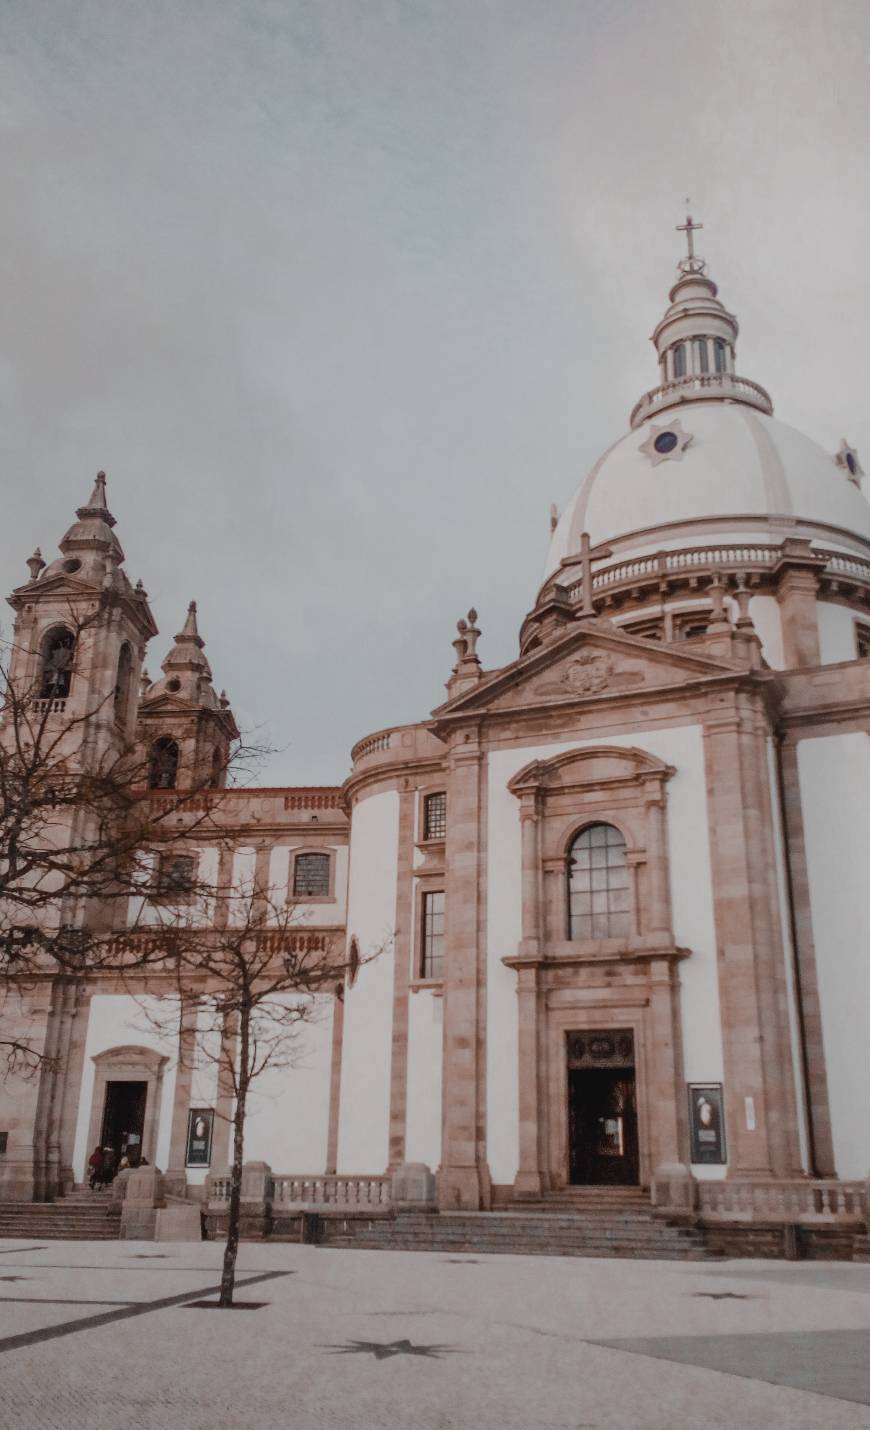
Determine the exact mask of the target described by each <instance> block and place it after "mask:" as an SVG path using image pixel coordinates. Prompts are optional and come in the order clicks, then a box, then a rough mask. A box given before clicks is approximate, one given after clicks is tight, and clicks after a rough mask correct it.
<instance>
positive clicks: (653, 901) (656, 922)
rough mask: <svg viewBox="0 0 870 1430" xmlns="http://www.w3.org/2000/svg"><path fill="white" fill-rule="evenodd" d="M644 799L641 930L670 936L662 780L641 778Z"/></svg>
mask: <svg viewBox="0 0 870 1430" xmlns="http://www.w3.org/2000/svg"><path fill="white" fill-rule="evenodd" d="M644 797H645V801H646V907H645V909H644V930H643V931H644V933H666V934H667V935H668V938H669V939H670V938H672V921H671V890H670V883H669V878H668V837H667V828H666V823H665V791H664V786H663V784H662V781H661V780H660V779H658V778H656V779H655V780H646V781H644Z"/></svg>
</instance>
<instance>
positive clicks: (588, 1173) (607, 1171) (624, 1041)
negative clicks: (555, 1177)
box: [567, 1028, 639, 1186]
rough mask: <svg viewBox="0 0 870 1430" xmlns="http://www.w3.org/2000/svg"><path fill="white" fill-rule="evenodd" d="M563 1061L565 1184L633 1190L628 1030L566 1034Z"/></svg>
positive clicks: (632, 1079)
mask: <svg viewBox="0 0 870 1430" xmlns="http://www.w3.org/2000/svg"><path fill="white" fill-rule="evenodd" d="M567 1057H568V1138H569V1163H570V1165H569V1175H570V1180H571V1183H572V1184H573V1185H574V1186H620V1185H621V1186H630V1185H635V1186H636V1185H637V1183H638V1180H639V1162H638V1141H637V1097H636V1088H635V1068H634V1037H633V1035H632V1032H631V1030H630V1029H620V1028H617V1029H613V1030H610V1029H608V1030H604V1031H601V1032H596V1031H591V1032H582V1033H568V1035H567Z"/></svg>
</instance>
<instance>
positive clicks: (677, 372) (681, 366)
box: [674, 343, 686, 377]
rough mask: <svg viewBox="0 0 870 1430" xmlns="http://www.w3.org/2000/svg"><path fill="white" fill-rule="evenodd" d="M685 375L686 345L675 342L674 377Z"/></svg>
mask: <svg viewBox="0 0 870 1430" xmlns="http://www.w3.org/2000/svg"><path fill="white" fill-rule="evenodd" d="M685 376H686V345H685V343H677V346H676V347H675V348H674V377H685Z"/></svg>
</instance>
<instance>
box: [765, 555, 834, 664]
mask: <svg viewBox="0 0 870 1430" xmlns="http://www.w3.org/2000/svg"><path fill="white" fill-rule="evenodd" d="M824 565H825V562H824V559H823V558H821V557H818V556H814V554H813V551H812V547H811V546H810V543H809V542H808V541H803V540H798V539H797V538H790V539H789V540H788V541H786V542H784V543H783V548H782V556H781V557H780V560H779V562H778V563H777V566H776V569H775V572H774V575H775V576H776V577H777V588H776V599H777V601H778V603H779V610H780V621H781V623H782V648H783V655H784V658H785V664H786V669H792V668H794V667H798V666H818V665H821V663H822V661H821V651H820V648H819V621H818V612H817V608H816V600H817V597H818V589H819V579H818V571H819V570H820V569H821V568H823V567H824Z"/></svg>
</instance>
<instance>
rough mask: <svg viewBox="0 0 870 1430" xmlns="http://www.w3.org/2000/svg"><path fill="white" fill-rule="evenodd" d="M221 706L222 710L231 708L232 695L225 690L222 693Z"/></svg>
mask: <svg viewBox="0 0 870 1430" xmlns="http://www.w3.org/2000/svg"><path fill="white" fill-rule="evenodd" d="M220 707H221V710H229V708H230V697H229V696H228V695H227V692H226V691H225V690H222V691H221V693H220Z"/></svg>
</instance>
